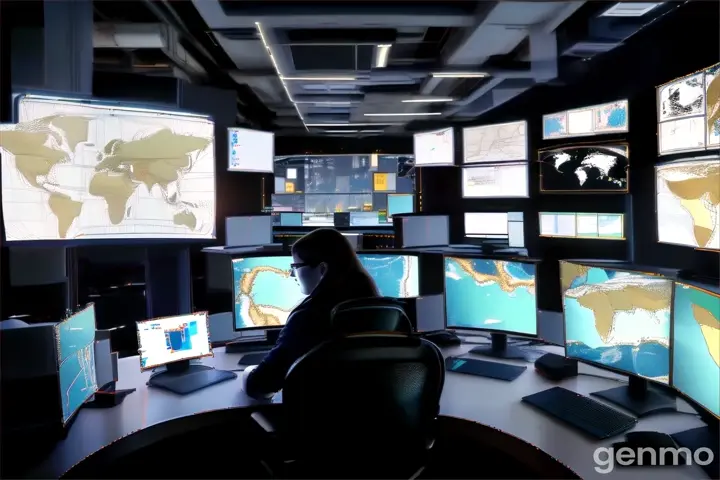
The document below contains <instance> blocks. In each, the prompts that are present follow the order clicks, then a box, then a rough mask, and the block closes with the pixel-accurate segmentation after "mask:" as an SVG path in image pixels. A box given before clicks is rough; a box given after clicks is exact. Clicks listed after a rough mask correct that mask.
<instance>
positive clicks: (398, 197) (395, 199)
mask: <svg viewBox="0 0 720 480" xmlns="http://www.w3.org/2000/svg"><path fill="white" fill-rule="evenodd" d="M414 211H415V195H408V194H389V195H388V196H387V216H388V219H391V218H392V217H393V215H402V214H403V213H413V212H414Z"/></svg>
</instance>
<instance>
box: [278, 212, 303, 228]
mask: <svg viewBox="0 0 720 480" xmlns="http://www.w3.org/2000/svg"><path fill="white" fill-rule="evenodd" d="M302 224H303V214H302V212H280V226H281V227H302Z"/></svg>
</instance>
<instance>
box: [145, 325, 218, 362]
mask: <svg viewBox="0 0 720 480" xmlns="http://www.w3.org/2000/svg"><path fill="white" fill-rule="evenodd" d="M188 315H191V316H196V315H198V316H200V315H202V316H203V317H204V318H205V329H206V331H207V334H208V338H207V341H208V348H209V351H208V353H205V354H202V355H198V356H194V357H187V358H180V359H177V360H173V361H171V362H167V363H161V364H159V365H150V366H148V365H145V366H143V364H142V354H140V351H139V350H140V349H141V348H142V342H141V340H140V324H141V323H147V322H162V321H163V320H167V319H171V318H172V319H176V318H178V317H186V316H188ZM209 317H210V316H209V314H208V312H207V311H201V312H192V313H185V314H182V315H171V316H167V317H156V318H148V319H147V320H139V321H137V322H135V330H136V333H137V340H138V363H139V364H140V371H141V372H146V371H148V370H153V369H155V368H158V367H164V366H165V365H168V364H171V363H175V362H186V361H190V360H198V359H200V358H207V357H214V356H215V354H214V353H213V347H212V342H211V341H210V318H209Z"/></svg>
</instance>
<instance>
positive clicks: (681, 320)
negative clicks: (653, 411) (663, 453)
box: [673, 283, 720, 417]
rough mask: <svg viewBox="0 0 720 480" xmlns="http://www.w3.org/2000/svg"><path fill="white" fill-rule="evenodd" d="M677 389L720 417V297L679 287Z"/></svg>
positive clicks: (675, 343) (675, 340) (675, 354)
mask: <svg viewBox="0 0 720 480" xmlns="http://www.w3.org/2000/svg"><path fill="white" fill-rule="evenodd" d="M674 321H675V323H674V335H673V386H674V387H675V388H677V389H678V390H680V391H681V392H682V393H684V394H685V395H688V396H689V397H691V398H692V399H694V400H695V401H696V402H698V403H699V404H701V405H702V406H704V407H705V408H707V409H708V410H710V411H711V412H712V413H713V414H714V415H715V416H717V417H720V295H718V294H717V293H712V292H709V291H706V290H703V289H700V288H697V287H692V286H688V285H684V284H681V283H676V284H675V309H674Z"/></svg>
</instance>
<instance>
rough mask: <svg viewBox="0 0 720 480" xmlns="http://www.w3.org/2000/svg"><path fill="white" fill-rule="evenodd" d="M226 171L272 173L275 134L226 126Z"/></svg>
mask: <svg viewBox="0 0 720 480" xmlns="http://www.w3.org/2000/svg"><path fill="white" fill-rule="evenodd" d="M228 141H229V142H230V144H229V149H228V160H229V165H228V171H230V172H266V173H273V168H274V166H275V163H274V159H275V134H274V133H272V132H261V131H259V130H249V129H247V128H228Z"/></svg>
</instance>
